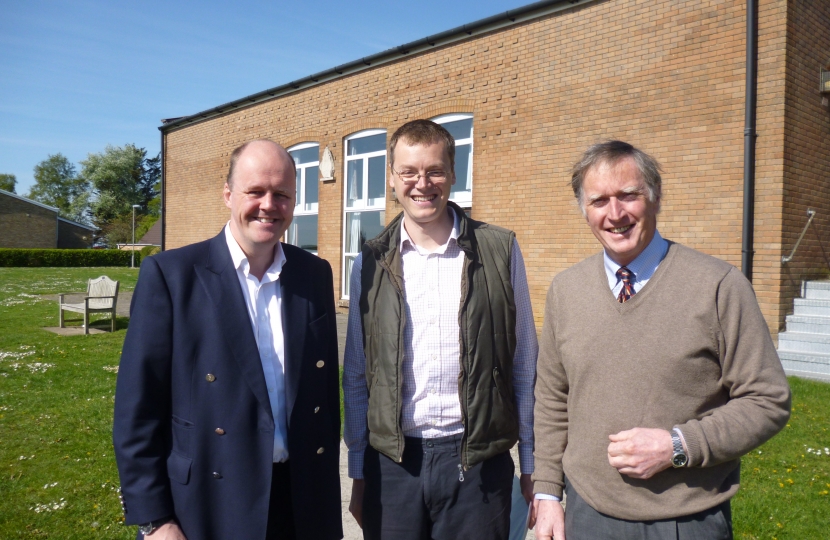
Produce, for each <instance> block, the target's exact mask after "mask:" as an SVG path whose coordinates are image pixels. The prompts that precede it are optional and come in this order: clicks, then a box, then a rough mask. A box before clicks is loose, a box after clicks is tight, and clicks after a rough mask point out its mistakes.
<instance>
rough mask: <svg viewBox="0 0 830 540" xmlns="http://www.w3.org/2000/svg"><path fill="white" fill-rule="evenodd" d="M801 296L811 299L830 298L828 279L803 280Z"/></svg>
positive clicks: (829, 282)
mask: <svg viewBox="0 0 830 540" xmlns="http://www.w3.org/2000/svg"><path fill="white" fill-rule="evenodd" d="M801 296H803V297H804V298H808V299H811V300H830V281H805V282H804V286H803V288H802V290H801Z"/></svg>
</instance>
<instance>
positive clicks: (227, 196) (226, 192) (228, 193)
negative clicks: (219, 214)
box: [222, 182, 231, 208]
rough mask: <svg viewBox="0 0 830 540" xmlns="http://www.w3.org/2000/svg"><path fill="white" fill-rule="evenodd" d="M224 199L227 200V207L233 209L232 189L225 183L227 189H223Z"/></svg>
mask: <svg viewBox="0 0 830 540" xmlns="http://www.w3.org/2000/svg"><path fill="white" fill-rule="evenodd" d="M222 198H223V199H225V206H227V207H228V208H230V207H231V188H230V187H229V186H228V183H227V182H225V187H224V188H223V189H222Z"/></svg>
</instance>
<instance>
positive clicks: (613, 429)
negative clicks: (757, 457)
mask: <svg viewBox="0 0 830 540" xmlns="http://www.w3.org/2000/svg"><path fill="white" fill-rule="evenodd" d="M572 185H573V190H574V194H575V195H576V198H577V201H578V202H579V204H580V207H581V208H582V211H583V214H584V215H585V218H586V220H587V221H588V225H589V226H590V227H591V231H592V232H593V233H594V236H596V238H597V240H599V242H600V243H601V244H602V246H603V248H604V249H603V252H602V253H599V254H597V255H594V256H592V257H590V258H588V259H586V260H584V261H582V262H581V263H579V264H577V265H575V266H573V267H571V268H569V269H568V270H566V271H564V272H562V273H560V274H559V275H557V276H556V278H555V279H554V280H553V282H552V284H551V287H550V290H549V292H548V297H547V304H546V308H545V323H544V329H543V331H542V341H541V343H540V352H539V360H538V367H537V373H538V380H537V383H536V407H535V428H534V433H535V440H536V447H535V458H536V472H535V473H534V475H533V479H534V480H535V487H534V491H535V492H536V500H535V501H534V510H535V519H536V524H537V525H536V537H537V538H539V539H540V540H544V539H550V538H555V539H556V540H565V538H566V537H567V540H581V539H586V540H602V539H609V540H610V539H613V540H625V539H641V538H658V539H663V538H672V539H674V538H706V539H714V538H732V523H731V511H730V506H729V500H730V499H731V497H732V496H733V495H734V494H735V492H736V491H737V490H738V486H739V474H740V456H741V455H743V454H745V453H747V452H748V451H750V450H752V449H753V448H755V447H757V446H759V445H760V444H762V443H763V442H764V441H766V440H768V439H769V438H770V437H772V436H773V435H775V434H776V433H777V432H778V431H779V430H780V429H781V428H783V427H784V425H785V424H786V423H787V420H788V419H789V412H790V390H789V386H788V384H787V380H786V378H785V376H784V372H783V369H782V368H781V364H780V362H779V360H778V356H777V354H776V352H775V347H774V346H773V343H772V340H771V338H770V334H769V331H768V329H767V326H766V323H765V321H764V319H763V317H762V316H761V311H760V309H759V307H758V303H757V301H756V299H755V295H754V292H753V290H752V286H751V285H750V283H749V282H748V281H747V280H746V279H745V278H744V276H743V275H742V274H741V273H740V272H739V271H738V270H737V269H736V268H735V267H733V266H732V265H730V264H727V263H725V262H723V261H721V260H719V259H715V258H713V257H710V256H708V255H704V254H702V253H699V252H697V251H694V250H692V249H689V248H686V247H684V246H682V245H680V244H676V243H674V242H670V241H667V240H665V239H663V238H662V237H661V236H660V234H659V233H658V232H657V214H658V212H659V211H660V195H661V178H660V169H659V165H658V164H657V162H656V161H655V160H654V159H652V158H651V157H650V156H648V155H647V154H645V153H643V152H642V151H640V150H638V149H636V148H634V147H633V146H631V145H630V144H627V143H624V142H621V141H610V142H606V143H601V144H597V145H594V146H592V147H590V148H589V149H588V150H587V151H586V153H585V155H584V156H583V158H582V159H581V160H580V162H579V163H577V164H576V165H575V167H574V172H573V178H572ZM563 491H564V493H565V494H566V496H567V512H565V511H564V510H563V507H562V505H561V504H560V502H558V501H559V500H560V499H561V498H562V497H563Z"/></svg>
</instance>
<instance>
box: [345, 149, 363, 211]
mask: <svg viewBox="0 0 830 540" xmlns="http://www.w3.org/2000/svg"><path fill="white" fill-rule="evenodd" d="M362 198H363V160H362V159H356V160H354V161H350V162H349V163H348V165H347V167H346V206H347V207H349V208H351V207H352V206H354V205H355V203H356V202H357V201H359V200H361V199H362Z"/></svg>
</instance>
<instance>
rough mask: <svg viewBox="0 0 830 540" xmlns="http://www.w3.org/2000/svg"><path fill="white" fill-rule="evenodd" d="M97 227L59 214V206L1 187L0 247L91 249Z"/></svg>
mask: <svg viewBox="0 0 830 540" xmlns="http://www.w3.org/2000/svg"><path fill="white" fill-rule="evenodd" d="M95 230H96V229H95V227H90V226H89V225H84V224H82V223H77V222H75V221H72V220H69V219H65V218H62V217H60V216H59V215H58V209H57V208H53V207H51V206H47V205H45V204H43V203H39V202H37V201H33V200H31V199H27V198H26V197H21V196H20V195H18V194H16V193H11V192H9V191H5V190H2V189H0V247H4V248H46V249H49V248H61V249H79V248H88V247H90V246H91V245H92V241H93V236H94V234H95Z"/></svg>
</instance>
